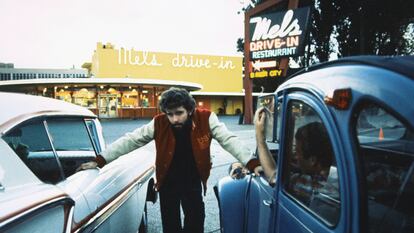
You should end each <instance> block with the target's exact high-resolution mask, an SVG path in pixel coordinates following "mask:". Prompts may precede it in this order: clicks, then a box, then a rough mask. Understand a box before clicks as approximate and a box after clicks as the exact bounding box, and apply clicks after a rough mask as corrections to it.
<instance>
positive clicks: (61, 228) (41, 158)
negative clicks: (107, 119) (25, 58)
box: [0, 93, 156, 233]
mask: <svg viewBox="0 0 414 233" xmlns="http://www.w3.org/2000/svg"><path fill="white" fill-rule="evenodd" d="M0 109H1V113H0V134H1V135H0V136H1V139H0V232H42V233H46V232H51V233H56V232H105V233H108V232H116V233H119V232H123V233H126V232H137V231H139V232H146V223H147V221H146V220H147V219H146V201H147V200H151V201H155V199H154V197H156V195H155V194H154V193H151V191H152V186H153V183H154V171H155V170H154V161H155V156H154V153H153V152H151V151H148V150H146V149H145V148H141V149H138V150H135V151H133V152H131V153H130V154H128V155H125V156H122V157H121V158H120V159H118V160H116V161H114V162H112V163H109V164H107V165H106V166H105V167H103V168H102V169H98V168H97V169H89V170H84V171H79V172H77V171H76V169H77V168H78V167H79V165H80V164H81V163H84V162H87V161H92V160H94V159H95V156H96V154H97V153H99V152H100V151H102V150H103V149H104V148H105V143H104V139H103V136H102V127H101V124H100V123H99V120H98V119H97V117H96V116H95V115H94V114H93V113H92V112H91V111H89V110H87V109H85V108H82V107H79V106H76V105H73V104H70V103H66V102H63V101H60V100H55V99H50V98H45V97H39V96H30V95H22V94H12V93H0ZM148 190H149V191H150V192H148Z"/></svg>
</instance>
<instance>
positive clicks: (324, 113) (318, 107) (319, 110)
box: [277, 90, 346, 229]
mask: <svg viewBox="0 0 414 233" xmlns="http://www.w3.org/2000/svg"><path fill="white" fill-rule="evenodd" d="M281 95H283V97H284V98H283V100H282V101H283V102H282V106H283V107H282V114H283V115H282V122H281V125H282V126H283V129H281V143H280V145H281V148H282V149H281V150H280V151H279V157H282V160H281V161H280V163H279V164H278V170H279V171H281V172H280V174H278V176H279V179H278V181H277V183H278V186H279V187H278V189H279V190H281V194H283V195H284V196H286V197H287V199H289V200H290V201H291V202H292V203H293V205H294V206H297V208H299V209H302V210H303V211H305V212H307V213H309V215H310V216H312V218H313V219H315V220H316V221H318V222H321V223H323V225H325V226H326V227H328V228H330V229H334V228H336V227H339V226H340V225H342V224H341V221H343V218H344V216H345V215H346V213H345V211H346V209H345V193H344V192H343V191H342V190H344V188H342V187H345V183H344V182H345V178H344V175H345V174H344V170H343V169H344V168H343V167H342V165H340V164H338V161H341V157H342V156H341V154H342V148H340V142H339V141H338V138H339V136H338V135H339V133H338V129H337V128H336V127H335V124H334V118H333V115H332V114H331V113H330V111H329V109H328V108H327V106H326V105H325V104H322V103H323V101H322V102H321V101H320V100H319V99H318V98H317V97H315V96H314V95H312V94H311V93H309V92H307V91H304V90H294V91H290V90H284V91H283V92H282V93H281ZM291 101H300V102H303V103H305V104H307V105H308V106H309V107H311V108H312V109H313V110H314V111H315V113H316V114H317V115H318V116H319V118H320V119H321V121H322V122H323V124H324V126H325V128H326V131H327V134H328V137H329V139H330V142H331V145H332V150H333V154H334V159H335V161H336V163H337V164H336V166H337V167H336V168H337V174H338V185H339V190H340V192H339V197H340V210H339V216H338V219H337V221H336V223H335V224H332V223H330V222H329V221H327V220H326V219H324V218H323V217H322V216H320V215H319V214H318V213H316V212H314V211H313V210H311V209H310V208H309V207H307V206H306V205H304V204H303V203H302V202H301V201H300V200H297V199H296V197H294V196H293V195H292V194H290V193H289V192H287V190H286V189H285V187H284V186H285V176H286V174H285V172H286V171H287V169H286V164H285V163H286V158H287V155H286V150H287V149H288V148H287V145H286V144H287V143H288V138H287V133H288V129H287V127H286V126H287V123H288V113H289V111H288V106H289V103H290V102H291Z"/></svg>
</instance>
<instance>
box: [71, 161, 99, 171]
mask: <svg viewBox="0 0 414 233" xmlns="http://www.w3.org/2000/svg"><path fill="white" fill-rule="evenodd" d="M95 168H98V164H97V163H96V162H94V161H91V162H86V163H82V164H81V165H80V166H79V167H78V168H77V169H76V172H78V171H83V170H87V169H95Z"/></svg>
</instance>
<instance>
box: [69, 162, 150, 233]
mask: <svg viewBox="0 0 414 233" xmlns="http://www.w3.org/2000/svg"><path fill="white" fill-rule="evenodd" d="M154 172H155V169H154V167H151V168H149V169H148V170H147V171H146V172H145V173H144V174H142V175H141V176H140V177H139V178H137V179H136V180H135V181H133V182H132V183H131V184H130V185H129V186H128V187H127V188H126V189H125V190H123V191H121V193H119V194H117V195H116V198H114V199H113V200H110V202H109V203H106V204H105V206H104V207H103V208H102V209H99V211H98V212H97V213H96V214H94V216H92V217H91V218H90V219H89V220H88V221H87V222H86V223H85V224H84V225H82V226H80V227H79V228H78V229H76V230H75V231H74V232H75V233H78V232H92V231H94V230H96V229H97V228H98V227H99V226H100V225H101V224H102V223H104V222H105V220H106V219H108V217H110V216H111V215H112V214H113V213H114V212H115V211H116V210H117V209H118V208H119V207H121V206H122V204H123V203H125V202H126V201H127V200H128V199H129V198H130V197H131V196H132V195H133V194H134V193H135V192H131V191H132V190H133V189H134V188H135V187H136V186H138V187H141V186H142V184H143V183H145V182H146V181H148V180H149V179H150V178H151V176H152V175H153V174H154Z"/></svg>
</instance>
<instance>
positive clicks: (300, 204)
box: [215, 56, 414, 233]
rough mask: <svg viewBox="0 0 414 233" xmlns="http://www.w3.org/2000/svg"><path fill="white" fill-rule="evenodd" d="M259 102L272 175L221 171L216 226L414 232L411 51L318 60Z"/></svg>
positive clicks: (252, 230)
mask: <svg viewBox="0 0 414 233" xmlns="http://www.w3.org/2000/svg"><path fill="white" fill-rule="evenodd" d="M259 103H260V104H261V105H262V106H263V107H264V108H265V113H266V114H267V117H266V119H267V121H266V124H265V126H266V127H265V135H266V139H267V140H266V141H267V144H268V147H269V149H270V152H271V154H272V156H273V158H274V160H275V162H276V167H277V170H276V173H275V178H274V180H275V182H269V180H268V178H267V177H265V176H264V175H262V176H253V175H247V176H245V177H243V178H241V179H232V178H230V177H225V178H223V179H221V180H220V181H219V182H218V184H217V185H216V187H215V192H216V196H217V199H218V202H219V208H220V222H221V232H225V233H231V232H234V233H241V232H246V233H256V232H257V233H276V232H289V233H291V232H318V233H328V232H401V233H403V232H404V233H405V232H414V56H403V57H379V56H358V57H350V58H344V59H339V60H336V61H332V62H327V63H322V64H319V65H316V66H313V67H310V68H308V69H307V70H303V71H301V72H299V73H297V74H295V75H293V77H292V78H290V79H289V80H288V81H286V82H285V83H283V84H282V85H281V86H280V87H279V88H278V89H277V90H276V91H275V93H274V94H272V95H267V96H262V97H261V98H260V99H259ZM258 156H260V155H258Z"/></svg>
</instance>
